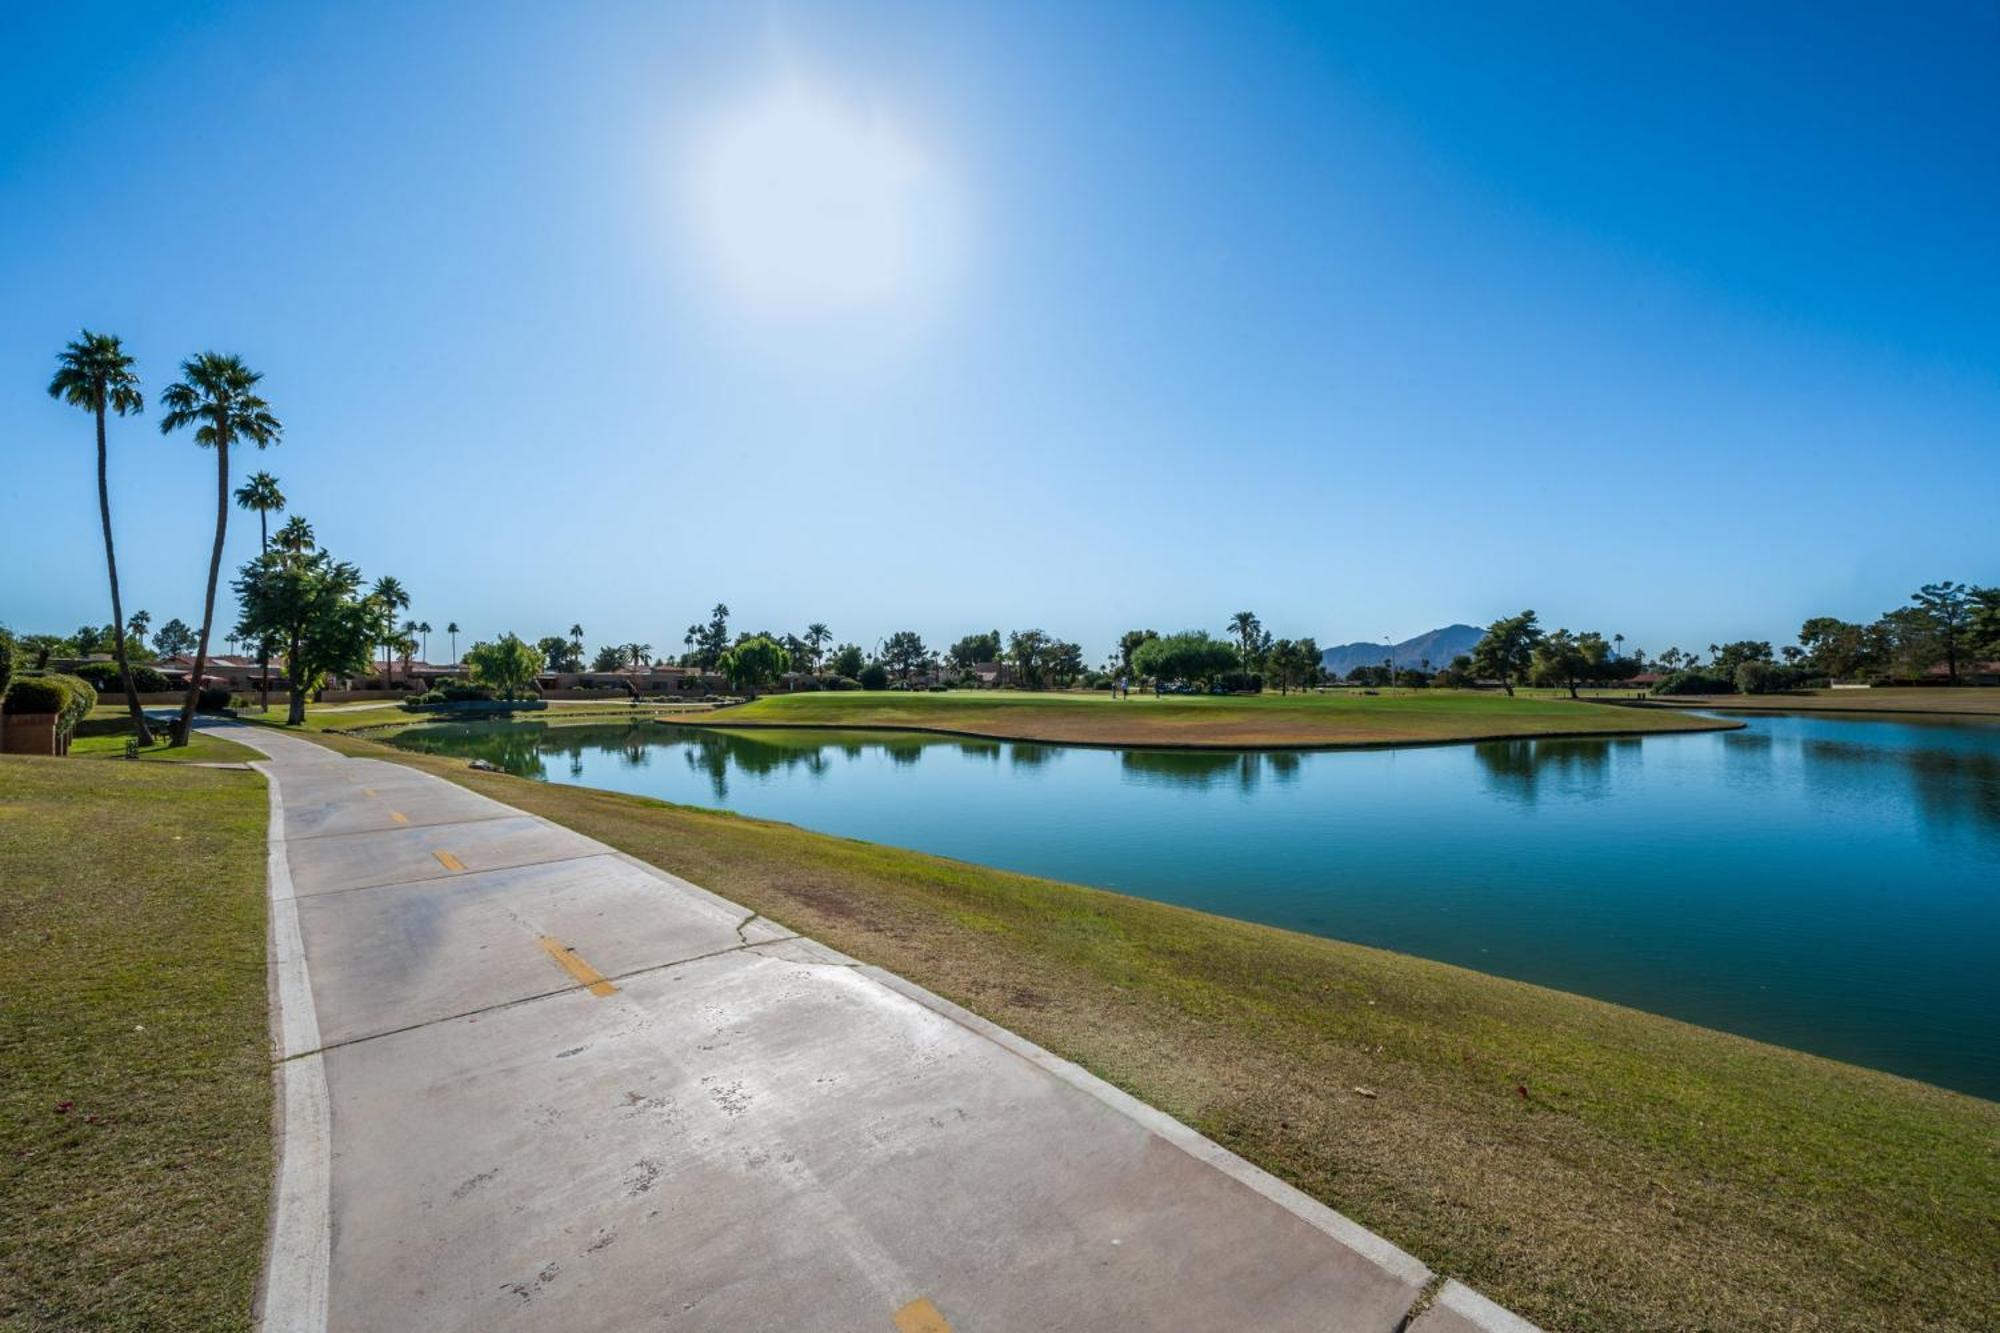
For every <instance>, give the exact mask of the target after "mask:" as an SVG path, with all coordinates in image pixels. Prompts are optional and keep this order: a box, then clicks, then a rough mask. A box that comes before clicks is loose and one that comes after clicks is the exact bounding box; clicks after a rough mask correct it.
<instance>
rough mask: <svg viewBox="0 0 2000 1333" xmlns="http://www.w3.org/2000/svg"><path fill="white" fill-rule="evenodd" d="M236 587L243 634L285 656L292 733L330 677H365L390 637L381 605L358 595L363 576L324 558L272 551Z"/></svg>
mask: <svg viewBox="0 0 2000 1333" xmlns="http://www.w3.org/2000/svg"><path fill="white" fill-rule="evenodd" d="M235 588H236V595H237V599H238V602H239V606H240V608H241V611H242V618H241V621H240V622H239V631H240V632H241V633H243V634H244V635H245V636H247V637H250V638H254V639H258V640H260V641H262V640H268V641H270V642H272V643H275V644H278V645H280V646H281V647H282V648H283V649H284V653H285V674H286V675H288V676H290V677H291V682H292V697H291V705H290V708H289V709H288V710H287V712H286V721H287V722H288V723H289V724H290V725H292V726H300V725H302V724H303V723H304V722H305V720H306V699H307V697H308V696H310V695H311V694H312V693H313V692H314V691H315V690H317V689H319V687H320V686H321V684H322V683H324V681H325V680H326V678H327V677H328V676H330V675H339V676H351V675H354V674H356V673H358V672H361V671H365V670H366V669H367V667H368V657H369V653H370V651H371V650H372V649H373V647H374V645H375V644H376V642H377V641H378V640H379V639H380V638H381V637H382V635H383V634H384V633H385V632H386V627H385V625H384V623H383V619H384V612H383V608H382V605H381V603H379V602H377V601H376V600H375V599H373V598H372V597H364V596H362V595H361V571H360V570H358V569H356V568H355V567H354V566H353V565H350V564H347V563H346V562H344V561H338V560H335V559H334V558H333V557H332V556H331V555H329V554H327V553H326V552H325V551H319V550H308V551H287V550H282V549H279V550H272V551H268V552H266V553H264V554H263V555H260V556H258V557H257V558H256V559H255V560H253V561H251V562H250V563H249V564H247V565H245V566H244V567H243V573H242V576H241V577H240V578H238V579H237V580H236V582H235ZM164 632H165V631H164V630H163V631H162V633H164Z"/></svg>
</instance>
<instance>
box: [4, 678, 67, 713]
mask: <svg viewBox="0 0 2000 1333" xmlns="http://www.w3.org/2000/svg"><path fill="white" fill-rule="evenodd" d="M68 703H69V691H68V690H66V689H64V688H63V684H62V680H61V678H60V677H57V676H23V677H21V678H20V679H19V680H17V681H15V682H14V684H13V686H12V687H11V688H9V689H8V691H7V704H6V708H7V711H8V712H9V713H22V714H28V713H60V712H62V710H63V708H64V706H65V705H67V704H68Z"/></svg>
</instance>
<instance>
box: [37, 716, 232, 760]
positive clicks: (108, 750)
mask: <svg viewBox="0 0 2000 1333" xmlns="http://www.w3.org/2000/svg"><path fill="white" fill-rule="evenodd" d="M131 731H132V729H131V727H130V725H129V724H128V725H126V726H124V727H121V728H119V729H118V730H117V731H106V732H102V733H100V734H98V735H95V736H78V737H77V738H76V739H75V740H74V741H72V742H70V747H69V752H70V756H71V757H72V758H78V759H123V758H125V740H126V737H128V736H129V735H130V734H131ZM263 757H264V756H263V755H261V754H259V753H258V752H257V751H255V750H252V749H250V748H249V747H248V746H244V745H238V744H237V743H236V742H235V741H231V740H224V739H223V738H222V737H220V736H216V735H213V734H211V733H209V732H205V731H197V732H195V734H194V735H193V736H192V737H191V738H190V739H189V740H188V743H187V744H186V745H184V746H182V747H181V748H180V749H178V750H176V749H171V748H169V747H168V745H167V743H166V741H165V740H164V739H160V740H156V741H155V743H154V744H153V745H151V746H150V747H148V748H146V749H144V750H141V751H139V758H138V762H139V763H142V764H247V763H251V762H253V761H255V760H258V759H262V758H263Z"/></svg>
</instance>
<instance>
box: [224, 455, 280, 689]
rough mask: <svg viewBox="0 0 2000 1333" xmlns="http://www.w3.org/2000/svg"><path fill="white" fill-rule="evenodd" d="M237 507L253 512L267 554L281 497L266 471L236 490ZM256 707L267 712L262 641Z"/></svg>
mask: <svg viewBox="0 0 2000 1333" xmlns="http://www.w3.org/2000/svg"><path fill="white" fill-rule="evenodd" d="M236 504H237V507H238V508H242V509H249V510H253V511H255V513H256V515H257V551H258V554H260V555H269V554H270V553H271V515H273V514H282V513H284V512H285V495H284V492H282V491H280V490H279V489H278V479H277V478H276V477H274V476H272V475H271V474H270V473H268V472H259V473H257V474H256V475H254V476H252V477H251V478H250V480H248V481H246V482H244V483H243V484H242V485H241V486H238V487H237V488H236ZM257 668H258V682H257V687H258V688H257V694H258V700H257V708H258V710H259V711H260V712H265V713H268V712H270V711H271V645H270V644H269V643H267V642H265V641H263V640H261V639H260V640H258V642H257Z"/></svg>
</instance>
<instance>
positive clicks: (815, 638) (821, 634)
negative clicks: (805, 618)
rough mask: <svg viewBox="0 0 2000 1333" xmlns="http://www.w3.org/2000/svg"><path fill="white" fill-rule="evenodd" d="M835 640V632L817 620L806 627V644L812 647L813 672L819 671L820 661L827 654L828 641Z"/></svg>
mask: <svg viewBox="0 0 2000 1333" xmlns="http://www.w3.org/2000/svg"><path fill="white" fill-rule="evenodd" d="M832 638H833V631H832V630H830V629H828V628H827V627H826V626H825V625H823V624H821V623H820V622H819V621H817V620H815V621H814V622H813V623H812V624H810V625H807V626H806V642H807V643H809V644H811V645H812V665H813V670H814V671H818V670H819V659H820V657H821V655H823V654H824V653H825V652H826V645H827V641H828V640H830V639H832Z"/></svg>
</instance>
